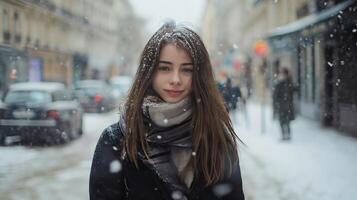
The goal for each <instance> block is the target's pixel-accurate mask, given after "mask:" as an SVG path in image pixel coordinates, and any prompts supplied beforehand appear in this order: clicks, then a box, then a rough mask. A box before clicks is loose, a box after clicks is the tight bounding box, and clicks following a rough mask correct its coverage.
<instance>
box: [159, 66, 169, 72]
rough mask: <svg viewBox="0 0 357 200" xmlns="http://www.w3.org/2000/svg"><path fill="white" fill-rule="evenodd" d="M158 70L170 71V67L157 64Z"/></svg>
mask: <svg viewBox="0 0 357 200" xmlns="http://www.w3.org/2000/svg"><path fill="white" fill-rule="evenodd" d="M158 69H159V70H160V71H170V67H167V66H159V68H158Z"/></svg>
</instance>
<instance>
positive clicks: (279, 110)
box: [273, 67, 295, 140]
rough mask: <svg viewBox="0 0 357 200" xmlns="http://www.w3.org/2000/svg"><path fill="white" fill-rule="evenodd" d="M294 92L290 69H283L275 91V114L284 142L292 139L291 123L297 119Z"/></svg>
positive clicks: (280, 71)
mask: <svg viewBox="0 0 357 200" xmlns="http://www.w3.org/2000/svg"><path fill="white" fill-rule="evenodd" d="M294 91H295V86H294V84H293V81H292V78H291V75H290V72H289V69H288V68H286V67H283V68H281V69H280V70H279V74H278V79H277V82H276V84H275V86H274V90H273V112H274V116H275V117H277V118H278V119H279V123H280V127H281V133H282V140H290V139H291V129H290V121H292V120H294V119H295V111H294Z"/></svg>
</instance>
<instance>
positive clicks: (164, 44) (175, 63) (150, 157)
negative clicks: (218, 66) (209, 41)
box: [89, 22, 244, 200]
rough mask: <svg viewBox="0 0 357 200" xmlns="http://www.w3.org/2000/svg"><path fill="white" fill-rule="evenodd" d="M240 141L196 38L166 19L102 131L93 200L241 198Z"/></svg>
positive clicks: (92, 175)
mask: <svg viewBox="0 0 357 200" xmlns="http://www.w3.org/2000/svg"><path fill="white" fill-rule="evenodd" d="M238 140H239V138H238V137H237V135H236V133H235V130H234V129H233V125H232V122H231V120H230V118H229V115H228V112H227V111H226V109H225V107H224V102H223V100H222V98H221V97H220V94H219V91H218V89H217V87H216V84H215V82H214V76H213V70H212V65H211V62H210V59H209V56H208V52H207V50H206V48H205V46H204V44H203V42H202V40H201V38H200V37H199V36H198V35H197V34H196V33H195V32H194V31H192V30H191V29H189V28H187V27H185V26H179V25H176V23H175V22H170V23H165V24H164V25H163V26H162V27H161V28H160V29H159V30H158V31H157V32H156V33H155V34H154V35H153V36H152V37H151V38H150V40H149V41H148V43H147V44H146V46H145V48H144V50H143V52H142V56H141V59H140V65H139V67H138V71H137V73H136V76H135V79H134V83H133V86H132V87H131V89H130V91H129V95H128V98H127V101H126V102H125V104H124V106H123V108H122V111H121V112H120V117H119V121H118V122H117V123H115V124H113V125H111V126H109V127H108V128H106V129H105V130H104V131H103V133H102V135H101V137H100V138H99V141H98V144H97V146H96V150H95V153H94V156H93V162H92V168H91V173H90V183H89V195H90V199H91V200H99V199H106V200H109V199H116V200H124V199H131V200H139V199H146V200H172V199H176V200H188V199H196V200H218V199H223V200H244V193H243V186H242V178H241V172H240V167H239V162H238V160H239V159H238V151H237V148H238V144H237V141H238ZM222 187H223V188H222Z"/></svg>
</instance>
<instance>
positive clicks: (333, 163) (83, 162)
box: [0, 103, 357, 200]
mask: <svg viewBox="0 0 357 200" xmlns="http://www.w3.org/2000/svg"><path fill="white" fill-rule="evenodd" d="M247 111H248V119H249V123H246V120H244V118H243V115H242V114H241V113H238V114H237V118H236V119H237V120H238V121H239V123H235V127H236V129H237V130H238V135H239V137H240V138H241V139H242V141H243V142H244V143H245V144H246V146H243V145H241V147H240V156H241V158H240V163H241V168H242V176H243V182H244V188H245V195H246V199H247V200H283V199H289V200H316V199H320V200H332V199H339V200H351V199H353V197H354V196H356V195H357V192H356V190H355V188H357V185H356V181H355V179H356V177H357V171H356V170H355V169H357V162H356V159H354V158H355V155H356V154H357V140H356V139H354V138H351V137H349V136H344V135H342V134H340V133H337V132H336V131H333V130H330V129H321V128H320V127H319V125H318V124H317V123H315V122H313V121H310V120H307V119H304V118H301V117H298V118H297V119H296V120H295V121H294V122H293V124H292V133H293V136H292V141H281V140H280V135H279V133H280V132H279V126H278V124H277V121H272V118H271V116H272V115H271V111H270V109H269V108H267V107H265V111H264V114H265V125H266V127H265V132H264V133H262V132H261V119H263V118H262V117H261V113H262V112H261V106H260V105H258V104H252V103H250V104H248V108H247ZM117 116H118V115H117V114H116V111H113V112H111V113H105V114H86V116H85V133H84V135H83V137H81V138H80V139H78V140H75V141H73V142H71V143H69V144H68V145H65V146H61V147H46V148H26V147H21V146H12V147H1V148H0V160H1V163H0V199H2V200H20V199H26V200H27V199H33V200H35V199H36V200H42V199H43V200H45V199H54V200H56V199H58V200H60V199H66V200H71V199H73V200H77V199H88V176H89V172H90V165H91V158H92V155H93V151H94V148H95V144H96V141H97V139H98V137H99V135H100V133H101V131H102V130H103V128H105V127H106V126H107V125H109V124H111V123H113V122H115V120H116V119H117Z"/></svg>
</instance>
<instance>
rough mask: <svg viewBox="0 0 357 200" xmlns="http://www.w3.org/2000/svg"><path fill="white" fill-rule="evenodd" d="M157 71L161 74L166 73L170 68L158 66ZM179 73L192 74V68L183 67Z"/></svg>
mask: <svg viewBox="0 0 357 200" xmlns="http://www.w3.org/2000/svg"><path fill="white" fill-rule="evenodd" d="M158 70H159V71H163V72H168V71H171V67H169V66H159V67H158ZM181 71H182V72H185V73H192V72H193V69H192V67H184V68H182V69H181Z"/></svg>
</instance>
